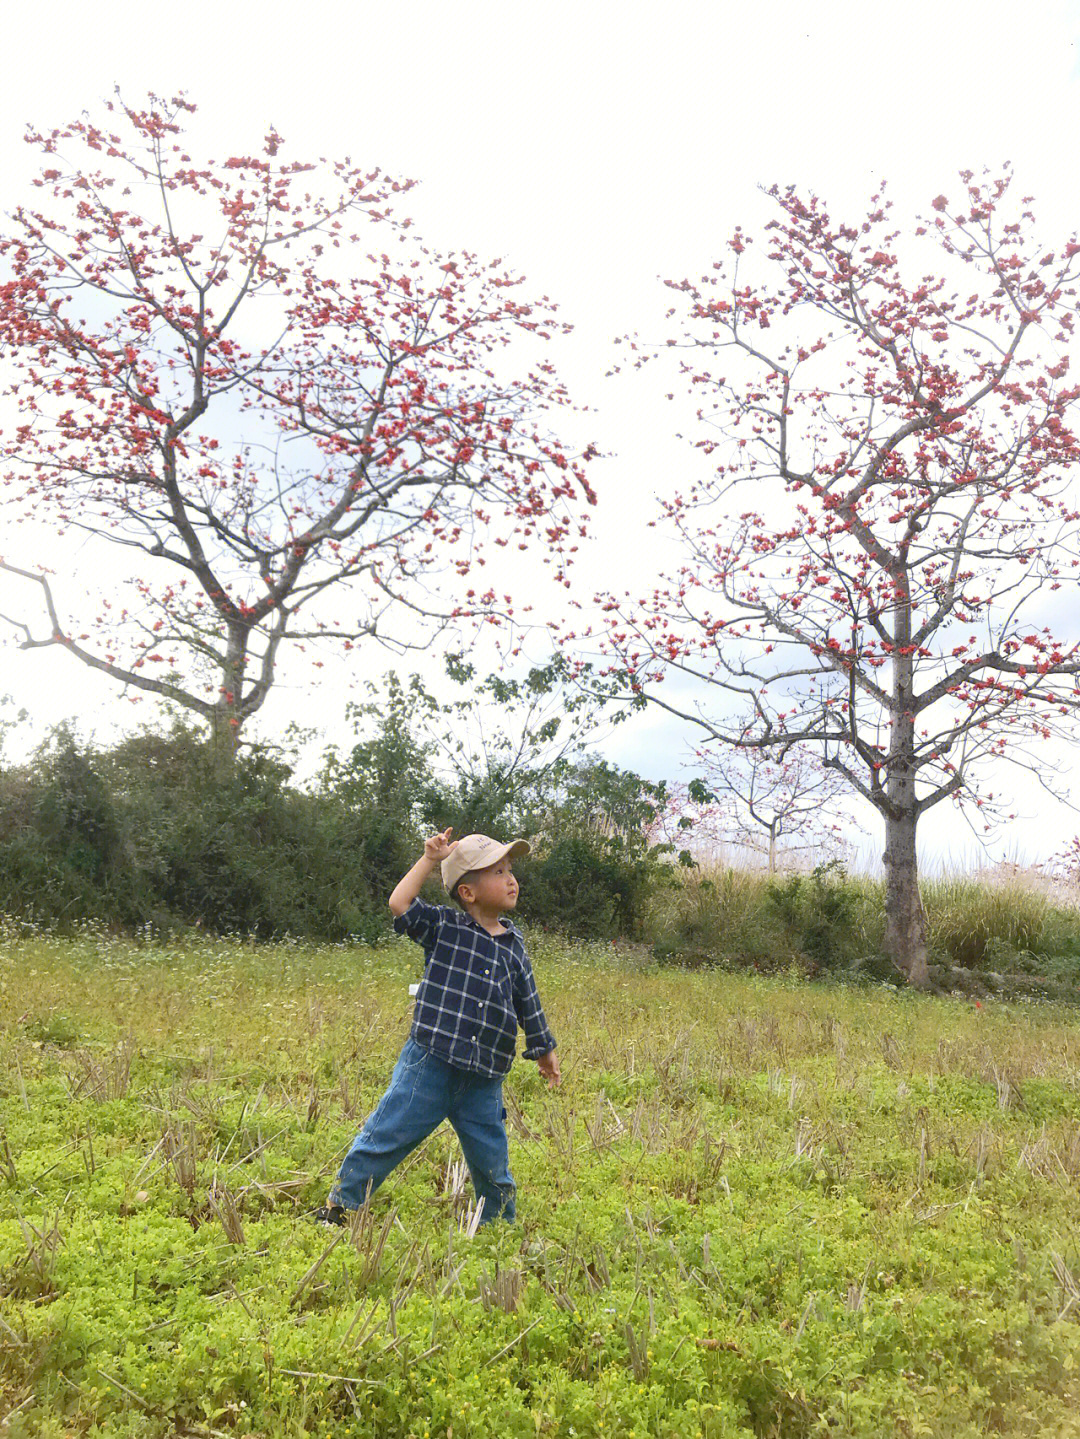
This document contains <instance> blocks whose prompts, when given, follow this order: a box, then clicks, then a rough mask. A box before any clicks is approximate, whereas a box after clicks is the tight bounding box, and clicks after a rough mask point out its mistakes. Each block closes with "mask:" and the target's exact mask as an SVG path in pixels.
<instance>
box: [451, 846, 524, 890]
mask: <svg viewBox="0 0 1080 1439" xmlns="http://www.w3.org/2000/svg"><path fill="white" fill-rule="evenodd" d="M530 849H532V845H531V844H530V843H529V841H528V840H527V839H514V840H511V841H510V843H509V844H501V843H500V842H499V840H497V839H492V838H491V837H490V836H489V835H486V834H466V835H463V836H462V837H461V839H459V840H458V842H457V844H456V845H455V846H454V848H453V849H452V850H451V851H450V853H449V854H448V855H447V857H446V858H445V859H444V860H443V862H442V882H443V884H444V885H445V887H446V889H447V891H448V892H449V891H451V890H452V889H453V888H454V885H455V884H457V882H458V880H459V879H460V878H461V876H462V875H463V874H468V873H469V871H470V870H473V869H488V868H489V867H490V866H491V865H493V864H498V862H499V860H500V859H506V857H507V856H508V855H509V857H510V858H511V859H516V858H517V856H518V855H519V854H528V853H529V850H530Z"/></svg>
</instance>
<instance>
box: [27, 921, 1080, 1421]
mask: <svg viewBox="0 0 1080 1439" xmlns="http://www.w3.org/2000/svg"><path fill="white" fill-rule="evenodd" d="M533 952H534V960H535V964H536V969H537V974H538V978H539V981H540V986H541V991H542V993H543V995H544V997H545V1002H546V1006H547V1009H548V1014H549V1017H550V1019H551V1022H552V1026H553V1028H554V1029H555V1031H556V1033H557V1034H558V1036H559V1038H560V1042H561V1052H562V1065H563V1073H564V1084H563V1087H562V1089H561V1090H560V1091H558V1092H554V1093H549V1092H548V1091H547V1090H546V1089H545V1088H544V1087H543V1085H542V1084H541V1082H540V1078H539V1076H538V1074H537V1073H536V1070H535V1068H534V1066H531V1065H529V1064H526V1063H524V1062H519V1063H518V1064H517V1065H516V1066H515V1068H514V1071H513V1074H512V1076H511V1079H510V1081H509V1084H508V1086H507V1095H508V1098H507V1106H508V1110H509V1115H510V1127H511V1146H512V1153H511V1162H512V1168H513V1170H514V1172H515V1175H516V1178H517V1181H518V1185H519V1209H520V1219H519V1222H518V1224H516V1225H515V1226H507V1225H498V1226H493V1227H492V1229H491V1230H481V1231H480V1232H479V1233H478V1234H477V1235H476V1236H475V1237H472V1238H470V1237H469V1235H468V1233H467V1227H468V1220H469V1200H470V1194H469V1192H468V1185H467V1184H465V1183H464V1182H463V1175H462V1173H461V1171H460V1167H459V1165H458V1160H459V1154H458V1151H457V1149H456V1145H455V1142H454V1138H453V1135H452V1133H451V1132H450V1131H448V1130H446V1129H445V1128H444V1129H443V1130H440V1131H438V1132H437V1133H436V1134H435V1135H434V1136H433V1137H432V1138H431V1140H429V1142H428V1144H427V1145H426V1146H425V1147H424V1148H423V1149H422V1150H420V1151H418V1153H417V1154H416V1156H414V1158H413V1160H412V1161H411V1162H410V1163H408V1164H407V1165H406V1166H403V1167H402V1169H401V1170H399V1171H398V1173H397V1174H396V1175H395V1176H393V1177H392V1178H391V1180H390V1181H389V1182H388V1184H387V1185H386V1186H385V1187H384V1189H383V1190H382V1191H380V1192H379V1194H378V1195H376V1196H375V1199H374V1201H373V1203H372V1206H371V1210H370V1213H369V1214H368V1215H366V1216H364V1217H363V1218H362V1221H361V1223H360V1224H359V1225H358V1226H356V1227H355V1228H354V1230H353V1231H352V1232H346V1233H342V1234H340V1235H336V1236H335V1235H330V1234H327V1233H326V1232H324V1231H320V1230H318V1229H316V1228H314V1227H313V1226H312V1225H310V1224H309V1223H308V1222H306V1221H305V1219H304V1217H303V1215H304V1211H305V1210H306V1209H308V1208H310V1207H311V1206H312V1205H314V1204H316V1203H318V1202H319V1201H320V1200H321V1198H322V1197H323V1194H324V1191H325V1187H326V1184H327V1182H328V1180H329V1178H330V1177H331V1176H332V1174H333V1172H334V1171H335V1169H336V1167H337V1163H338V1161H339V1158H340V1156H341V1154H342V1152H343V1151H344V1149H345V1147H346V1146H347V1144H348V1142H349V1140H350V1139H351V1137H352V1135H353V1133H354V1132H355V1130H356V1128H357V1127H358V1124H359V1122H360V1121H361V1120H362V1119H363V1117H364V1115H365V1113H366V1112H367V1110H368V1108H369V1107H370V1106H371V1104H372V1103H373V1101H374V1100H375V1099H376V1098H377V1097H378V1095H379V1093H380V1092H381V1090H382V1088H383V1086H384V1084H385V1082H386V1079H387V1077H388V1075H389V1072H390V1067H391V1064H392V1061H393V1059H394V1056H395V1055H396V1052H397V1050H398V1048H399V1047H400V1044H401V1042H402V1041H403V1039H404V1037H405V1034H406V1033H407V1027H408V1020H409V1010H410V1001H409V999H408V995H407V989H406V986H407V984H408V982H409V980H410V979H412V978H414V977H415V969H416V965H415V952H414V950H413V947H411V946H407V945H404V944H400V945H399V944H397V943H392V944H389V945H385V946H381V947H378V948H375V949H370V948H364V947H354V948H345V947H342V948H322V949H311V948H305V947H300V946H291V945H289V946H278V947H273V948H258V947H254V946H244V945H239V944H235V945H230V944H227V943H224V942H217V941H212V942H211V941H207V942H204V943H201V944H200V943H196V944H188V943H186V942H185V944H184V945H182V946H181V945H179V944H177V945H175V946H169V945H165V946H162V947H150V946H140V945H136V944H133V943H121V942H118V941H116V940H113V939H108V938H106V937H104V936H100V937H99V936H96V935H94V934H87V935H84V936H83V937H82V938H80V939H78V940H75V941H61V940H57V939H52V940H48V939H41V938H33V937H31V938H28V939H25V940H23V941H21V942H17V943H13V944H11V945H10V946H9V947H8V948H7V949H6V950H5V951H4V953H3V955H2V956H0V1021H2V1030H0V1059H2V1063H0V1122H2V1125H3V1133H2V1135H0V1398H2V1400H3V1408H4V1410H5V1411H6V1412H7V1416H8V1417H7V1420H6V1426H7V1427H6V1432H7V1433H8V1434H10V1435H12V1436H21V1435H31V1434H34V1435H45V1436H59V1435H82V1434H102V1435H105V1434H108V1435H129V1436H159V1435H160V1436H165V1435H175V1434H197V1435H221V1434H224V1435H244V1434H249V1435H255V1434H258V1435H264V1436H276V1435H301V1434H327V1435H330V1434H333V1435H348V1434H354V1435H389V1436H394V1435H410V1436H416V1439H434V1436H439V1439H443V1436H447V1439H466V1436H468V1439H480V1436H489V1435H490V1436H495V1435H498V1436H521V1439H526V1436H527V1439H536V1436H542V1435H560V1436H561V1435H567V1436H604V1435H624V1436H645V1435H654V1436H664V1439H667V1436H683V1435H685V1436H698V1435H707V1436H743V1439H749V1436H752V1435H757V1436H770V1435H774V1436H784V1439H789V1436H795V1439H798V1436H804V1435H805V1436H810V1435H817V1434H830V1435H838V1436H839V1435H850V1436H855V1435H858V1436H878V1435H883V1434H897V1435H903V1436H907V1435H920V1434H925V1435H934V1436H966V1435H972V1436H973V1435H976V1434H979V1435H982V1434H987V1433H1001V1434H1006V1435H1058V1436H1067V1435H1077V1434H1080V1201H1078V1197H1077V1195H1078V1185H1080V1019H1078V1016H1077V1013H1076V1011H1070V1010H1067V1009H1063V1008H1056V1007H1054V1006H1051V1005H1045V1004H1044V1005H1030V1006H1015V1005H1014V1006H1004V1005H1000V1006H999V1005H996V1004H994V1003H990V1002H984V1003H982V1004H981V1005H979V1006H976V1005H974V1004H967V1003H961V1002H958V1001H953V1000H943V999H935V998H929V997H923V996H917V995H913V994H905V993H895V992H892V991H883V990H877V989H869V988H866V989H858V988H839V987H832V986H825V985H821V986H808V985H806V984H805V983H803V982H802V981H801V980H800V981H798V982H796V980H795V978H794V977H792V978H791V979H787V978H785V977H783V976H780V977H770V978H760V977H753V976H746V975H732V974H724V973H720V972H716V971H701V972H692V973H687V972H680V971H675V970H662V969H658V968H657V967H656V965H655V963H653V962H652V961H651V960H645V959H642V958H637V957H635V956H632V955H631V956H625V955H621V954H619V953H617V952H615V951H613V950H612V948H611V947H610V946H603V947H601V946H592V947H586V946H568V945H566V944H565V943H563V942H561V941H554V940H552V939H549V938H546V937H544V936H542V935H537V936H535V937H534V945H533Z"/></svg>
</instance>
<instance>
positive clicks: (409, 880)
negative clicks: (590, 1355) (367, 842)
mask: <svg viewBox="0 0 1080 1439" xmlns="http://www.w3.org/2000/svg"><path fill="white" fill-rule="evenodd" d="M451 833H452V831H451V830H449V829H448V830H446V831H444V832H443V833H442V834H435V835H432V836H431V838H430V839H428V840H425V842H424V854H423V858H421V859H419V860H417V862H416V863H415V864H414V865H413V867H412V869H410V870H409V872H408V874H407V875H406V876H405V878H404V879H402V880H401V881H400V882H399V883H398V885H397V887H396V888H395V890H394V892H393V894H391V896H390V908H391V910H392V911H393V914H394V929H395V930H396V931H397V933H398V934H407V935H408V936H409V937H410V939H415V940H416V941H417V943H418V944H420V945H421V946H422V947H423V950H424V957H425V961H426V964H425V968H424V977H423V979H422V980H421V981H420V984H419V986H418V989H417V995H416V1008H415V1010H414V1012H413V1023H412V1030H411V1032H410V1035H409V1038H408V1039H407V1040H406V1042H405V1047H404V1049H403V1050H402V1051H401V1054H400V1056H399V1057H398V1061H397V1063H396V1064H395V1066H394V1073H393V1076H392V1078H391V1080H390V1087H389V1089H388V1090H387V1091H386V1093H385V1094H384V1095H383V1097H382V1099H381V1100H380V1101H379V1103H378V1105H377V1107H376V1108H375V1110H374V1112H373V1113H372V1114H371V1115H369V1116H368V1119H367V1121H366V1122H365V1124H364V1127H363V1129H362V1130H361V1132H360V1133H359V1134H358V1135H357V1136H356V1138H355V1139H354V1140H353V1143H352V1148H351V1149H350V1150H349V1152H348V1154H347V1155H346V1156H345V1159H344V1162H343V1163H342V1166H341V1170H340V1172H339V1173H338V1177H337V1179H336V1180H335V1182H334V1184H333V1186H332V1188H331V1190H330V1197H329V1198H328V1200H327V1202H326V1204H325V1206H324V1207H323V1208H322V1209H318V1210H316V1211H315V1218H316V1219H319V1220H321V1221H323V1222H324V1223H327V1224H345V1223H346V1222H347V1220H348V1211H349V1210H351V1209H358V1208H359V1207H360V1205H361V1204H363V1202H364V1199H365V1197H366V1196H367V1194H369V1193H370V1192H371V1191H373V1190H375V1189H377V1188H378V1186H379V1185H380V1184H381V1183H382V1181H383V1180H384V1179H385V1178H386V1176H387V1175H388V1174H389V1173H390V1171H391V1170H392V1169H393V1168H394V1167H395V1165H398V1164H400V1163H401V1161H402V1160H403V1159H404V1158H405V1156H406V1155H407V1154H408V1153H409V1152H410V1151H411V1150H413V1149H415V1148H416V1146H417V1145H418V1144H421V1143H422V1142H423V1141H424V1140H425V1139H426V1138H427V1137H428V1135H429V1134H430V1133H431V1132H432V1130H433V1129H436V1128H437V1127H438V1126H439V1125H440V1124H441V1123H442V1122H443V1120H444V1119H449V1121H450V1123H451V1124H452V1125H453V1127H454V1129H455V1130H456V1132H457V1136H458V1138H459V1139H460V1140H461V1147H462V1150H463V1151H464V1153H465V1160H466V1163H467V1164H468V1166H469V1173H470V1174H471V1176H472V1181H473V1187H474V1188H475V1190H476V1197H477V1200H478V1201H479V1200H482V1201H483V1207H482V1210H481V1216H480V1222H481V1223H482V1224H487V1223H489V1222H490V1221H491V1220H493V1219H496V1218H497V1217H498V1216H499V1215H502V1217H503V1218H504V1219H508V1220H512V1219H513V1218H514V1212H515V1211H514V1194H515V1186H514V1180H513V1177H512V1176H511V1174H510V1168H509V1153H508V1149H507V1142H506V1128H505V1125H504V1123H503V1120H504V1119H505V1118H506V1110H505V1109H504V1108H503V1103H502V1081H503V1077H504V1076H505V1075H506V1073H507V1072H508V1071H509V1069H510V1066H511V1064H512V1063H513V1062H514V1052H515V1049H516V1047H517V1030H518V1025H519V1024H520V1025H521V1027H522V1029H523V1030H524V1031H525V1038H526V1049H525V1058H526V1059H535V1060H536V1063H537V1067H538V1068H539V1070H540V1072H541V1074H543V1075H544V1076H545V1077H546V1078H547V1082H548V1084H549V1085H550V1086H554V1085H557V1084H558V1083H559V1082H560V1079H561V1076H560V1074H559V1061H558V1058H557V1057H556V1054H555V1040H554V1037H553V1036H552V1033H551V1031H550V1030H549V1029H548V1027H547V1021H546V1020H545V1018H544V1011H543V1009H542V1008H541V1005H540V997H539V995H538V994H537V992H536V982H535V980H534V979H533V972H532V965H531V964H530V963H529V956H528V955H527V954H526V952H525V946H524V944H523V943H522V939H521V935H520V934H519V933H518V931H517V930H516V929H515V928H514V926H513V925H512V924H510V923H509V921H507V920H506V919H505V918H504V916H505V914H506V913H507V911H509V910H512V909H513V908H514V907H515V905H516V904H517V897H518V884H517V880H516V879H515V878H514V872H513V867H512V863H511V861H512V860H513V859H514V858H515V856H517V855H522V854H528V852H529V848H530V847H529V845H528V843H527V842H526V841H525V840H523V839H516V840H514V841H513V842H512V843H510V844H500V843H499V841H498V840H494V839H489V838H488V836H487V835H484V834H469V835H466V836H465V837H464V838H463V839H460V840H451V838H450V835H451ZM436 864H439V865H440V866H441V870H442V881H443V885H444V887H445V888H446V890H447V891H448V892H449V894H450V897H451V898H452V899H454V900H456V901H457V903H458V904H459V905H460V906H461V908H460V910H458V909H451V908H449V907H447V906H441V905H433V904H425V903H424V901H423V900H421V899H420V898H419V894H420V888H421V886H422V885H423V883H424V881H425V880H426V879H427V877H428V876H429V875H430V873H431V871H432V870H433V869H434V868H435V866H436Z"/></svg>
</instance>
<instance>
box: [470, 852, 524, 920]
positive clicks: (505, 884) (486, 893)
mask: <svg viewBox="0 0 1080 1439" xmlns="http://www.w3.org/2000/svg"><path fill="white" fill-rule="evenodd" d="M458 893H459V894H460V895H461V897H462V899H464V900H466V901H468V902H470V903H472V904H475V905H477V906H478V907H479V908H480V909H483V910H486V911H487V912H488V913H489V914H499V913H503V912H504V911H505V910H508V909H513V908H514V906H515V905H516V904H517V900H518V882H517V880H516V879H515V878H514V866H513V863H512V862H511V861H510V860H508V859H500V860H499V862H498V864H491V865H488V867H487V869H481V870H479V871H477V875H476V879H475V880H474V881H473V883H472V884H463V885H462V886H461V888H460V889H459V890H458Z"/></svg>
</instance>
